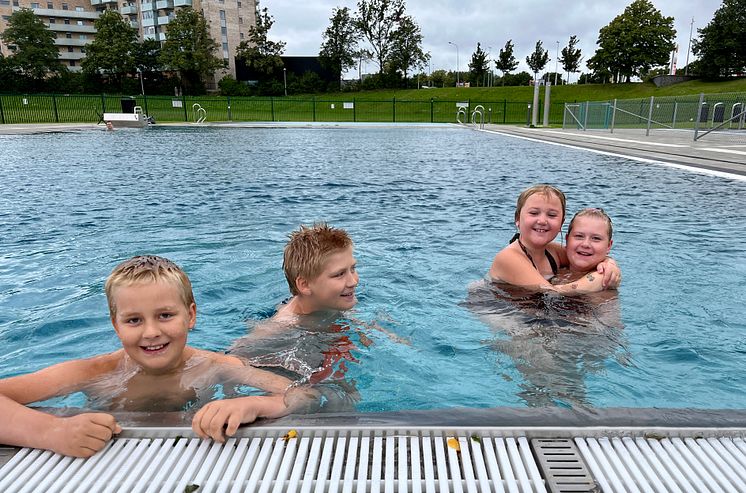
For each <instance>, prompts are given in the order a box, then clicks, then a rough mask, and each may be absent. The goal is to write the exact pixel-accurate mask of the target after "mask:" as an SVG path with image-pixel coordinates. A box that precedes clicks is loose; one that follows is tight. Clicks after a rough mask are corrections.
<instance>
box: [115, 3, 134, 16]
mask: <svg viewBox="0 0 746 493" xmlns="http://www.w3.org/2000/svg"><path fill="white" fill-rule="evenodd" d="M119 13H120V14H122V15H131V14H136V13H137V5H125V6H124V7H122V8H121V9H119Z"/></svg>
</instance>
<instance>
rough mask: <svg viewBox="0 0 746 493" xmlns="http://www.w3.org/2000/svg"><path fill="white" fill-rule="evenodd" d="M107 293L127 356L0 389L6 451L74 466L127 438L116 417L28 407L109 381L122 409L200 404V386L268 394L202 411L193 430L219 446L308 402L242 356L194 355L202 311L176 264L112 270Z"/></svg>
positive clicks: (136, 263)
mask: <svg viewBox="0 0 746 493" xmlns="http://www.w3.org/2000/svg"><path fill="white" fill-rule="evenodd" d="M105 291H106V297H107V300H108V304H109V313H110V317H111V323H112V325H113V326H114V330H115V331H116V334H117V336H118V337H119V340H120V341H121V343H122V349H119V350H117V351H114V352H113V353H109V354H103V355H100V356H95V357H92V358H88V359H80V360H73V361H66V362H63V363H59V364H57V365H54V366H51V367H49V368H45V369H42V370H39V371H37V372H34V373H31V374H27V375H20V376H16V377H11V378H7V379H4V380H0V416H2V417H3V419H2V421H0V443H4V444H8V445H16V446H23V447H33V448H41V449H48V450H52V451H54V452H58V453H60V454H63V455H71V456H76V457H90V456H91V455H93V454H95V453H96V452H97V451H99V450H101V449H102V448H103V447H104V446H105V444H106V442H107V441H108V440H109V439H111V437H112V436H113V435H115V434H117V433H119V432H120V431H121V427H120V426H119V425H118V424H117V421H116V419H115V418H114V417H113V416H112V415H110V414H105V413H83V414H79V415H77V416H72V417H59V416H53V415H51V414H47V413H44V412H41V411H38V410H34V409H31V408H29V407H26V404H29V403H33V402H39V401H43V400H46V399H49V398H52V397H55V396H59V395H66V394H71V393H74V392H78V391H83V392H86V391H87V390H88V391H90V390H91V389H92V388H93V387H95V385H96V384H99V385H100V384H101V382H103V381H107V382H109V385H110V386H114V385H115V386H116V388H117V390H118V392H117V394H116V395H114V396H113V399H112V405H114V404H116V406H112V407H117V408H119V409H125V410H136V409H137V408H138V407H140V408H141V406H143V405H147V404H146V403H158V404H162V403H163V402H164V401H166V402H168V401H169V400H173V401H180V405H182V406H183V405H184V403H185V401H188V400H189V399H188V398H185V397H187V396H188V397H191V398H194V396H195V395H196V391H197V390H198V389H199V387H205V386H207V385H210V384H214V383H226V382H230V383H235V384H242V385H249V386H252V387H256V388H258V389H261V390H264V391H266V392H270V393H271V394H270V395H264V396H247V397H238V398H234V399H225V400H220V401H213V402H210V403H208V404H207V405H205V406H204V407H202V408H201V409H200V410H199V411H198V412H197V413H196V415H195V416H194V419H193V421H192V428H193V430H194V432H195V433H196V434H197V435H199V436H200V437H202V438H213V439H214V440H217V441H224V440H225V436H226V435H227V436H231V435H233V434H234V433H235V432H236V430H237V429H238V427H239V425H240V424H242V423H251V422H253V421H254V420H256V419H257V418H260V417H267V418H272V417H280V416H284V415H286V414H289V413H290V412H292V411H293V410H297V409H299V408H300V407H301V406H302V405H303V403H304V402H305V399H306V398H307V397H308V395H310V394H308V393H306V391H305V390H303V389H302V388H299V387H293V388H291V382H290V380H288V379H286V378H284V377H281V376H278V375H274V374H272V373H269V372H266V371H263V370H260V369H258V368H254V367H252V366H248V365H245V364H244V363H243V361H242V360H240V359H239V358H237V357H235V356H230V355H225V354H221V353H215V352H211V351H204V350H200V349H196V348H193V347H190V346H188V345H187V344H186V342H187V335H188V333H189V331H190V330H191V329H192V328H194V325H195V323H196V317H197V307H196V304H195V302H194V295H193V293H192V286H191V283H190V282H189V278H188V277H187V275H186V273H185V272H184V271H183V270H181V269H180V268H179V267H178V266H177V265H176V264H174V263H173V262H171V261H170V260H168V259H165V258H162V257H156V256H138V257H133V258H131V259H129V260H127V261H125V262H123V263H121V264H119V265H118V266H117V267H116V268H115V269H114V271H113V272H112V273H111V275H110V276H109V278H108V279H107V280H106V285H105ZM141 409H142V408H141Z"/></svg>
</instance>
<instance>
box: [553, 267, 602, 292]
mask: <svg viewBox="0 0 746 493" xmlns="http://www.w3.org/2000/svg"><path fill="white" fill-rule="evenodd" d="M603 279H604V278H603V276H601V274H599V273H597V272H595V271H593V272H588V273H587V274H584V275H583V277H581V278H580V279H578V280H576V281H572V282H568V283H567V284H557V285H555V286H554V287H553V291H556V292H557V293H560V294H562V295H565V296H577V295H582V294H589V293H598V292H601V291H603V290H604V289H607V288H605V287H604V284H603Z"/></svg>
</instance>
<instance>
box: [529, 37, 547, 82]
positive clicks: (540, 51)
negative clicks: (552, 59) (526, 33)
mask: <svg viewBox="0 0 746 493" xmlns="http://www.w3.org/2000/svg"><path fill="white" fill-rule="evenodd" d="M526 63H527V64H528V67H529V68H530V69H531V70H533V72H534V81H536V74H538V73H539V72H541V71H542V70H544V67H546V66H547V63H549V52H548V51H547V50H545V49H544V47H543V46H542V43H541V40H539V41H537V42H536V47H535V48H534V52H533V53H531V54H530V55H529V56H527V57H526Z"/></svg>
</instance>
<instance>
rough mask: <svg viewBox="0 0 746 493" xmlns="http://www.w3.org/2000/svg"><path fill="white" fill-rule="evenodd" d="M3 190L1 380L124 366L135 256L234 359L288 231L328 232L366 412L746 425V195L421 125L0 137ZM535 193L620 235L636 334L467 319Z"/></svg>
mask: <svg viewBox="0 0 746 493" xmlns="http://www.w3.org/2000/svg"><path fill="white" fill-rule="evenodd" d="M0 173H1V174H2V194H1V195H0V348H2V349H1V350H0V377H7V376H11V375H16V374H19V373H24V372H30V371H33V370H36V369H39V368H42V367H44V366H47V365H50V364H52V363H56V362H60V361H64V360H67V359H70V358H79V357H86V356H91V355H94V354H98V353H101V352H104V351H110V350H114V349H116V348H117V347H118V340H117V338H116V336H115V335H114V331H113V329H112V328H111V327H110V324H109V321H108V313H107V307H106V301H105V297H104V294H103V283H104V279H105V277H106V276H107V275H108V273H109V272H110V270H111V269H112V268H113V266H114V265H116V263H118V262H119V261H121V260H122V259H125V258H127V257H129V256H132V255H135V254H144V253H153V254H158V255H164V256H167V257H169V258H171V259H172V260H174V261H175V262H177V263H178V264H180V265H181V266H183V267H184V268H185V270H186V271H187V272H188V274H189V275H190V277H191V279H192V282H193V285H194V289H195V295H196V299H197V303H198V324H197V328H196V330H195V331H194V332H193V333H192V334H191V336H190V342H191V343H192V344H193V345H195V346H197V347H204V348H207V349H213V350H226V349H227V348H229V347H230V346H231V344H232V343H233V342H234V341H235V340H237V339H239V338H241V337H242V336H244V335H246V333H247V331H248V330H249V327H252V326H253V325H255V324H256V323H257V322H258V321H261V320H262V319H265V318H266V317H268V316H269V315H271V314H272V313H273V310H274V308H275V306H276V305H277V304H278V303H279V302H280V301H282V300H283V299H284V298H286V297H287V295H288V290H287V286H286V283H285V280H284V276H283V274H282V271H281V264H282V249H283V246H284V243H285V241H286V237H287V234H288V233H289V232H290V231H291V230H292V229H294V228H296V227H297V226H298V224H300V223H306V224H309V223H312V222H314V221H319V220H324V221H328V222H330V223H331V224H333V225H335V226H339V227H343V228H345V229H347V230H348V231H349V232H350V234H351V235H352V237H353V238H354V240H355V242H356V255H357V258H358V261H359V272H360V277H361V285H360V288H359V296H358V297H359V304H358V307H357V309H356V310H355V312H354V313H353V314H351V315H350V317H351V318H352V319H354V320H355V321H356V322H355V323H358V321H359V322H360V327H362V329H360V330H363V331H365V335H366V336H367V337H368V338H370V339H371V340H372V341H373V344H372V345H370V346H369V347H364V346H363V345H360V344H358V345H357V346H358V349H356V350H354V351H353V354H354V356H355V361H350V362H348V365H347V368H348V369H347V373H346V375H345V378H346V379H348V380H349V381H353V380H354V386H355V388H356V390H357V392H359V402H358V403H357V405H356V408H357V409H358V410H360V411H396V410H401V409H437V408H444V407H452V406H467V407H492V406H528V405H559V406H571V405H582V406H587V407H591V408H593V407H612V406H613V407H616V406H629V407H695V408H744V407H746V379H745V378H744V377H743V369H744V368H746V337H744V333H745V331H746V308H745V307H746V262H744V258H745V255H744V254H745V253H746V245H745V243H744V239H743V232H744V230H746V216H744V215H743V214H742V212H743V211H744V210H746V182H742V181H735V180H729V179H725V178H720V177H714V176H709V175H704V174H698V173H692V172H688V171H683V170H679V169H673V168H669V167H664V166H658V165H652V164H645V163H640V162H636V161H632V160H627V159H624V158H620V157H613V156H607V155H599V154H594V153H590V152H586V151H582V150H575V149H571V148H565V147H558V146H552V145H548V144H541V143H534V142H529V141H525V140H519V139H515V138H510V137H504V136H500V135H494V134H488V133H481V132H474V131H471V130H467V129H460V128H426V127H418V128H409V127H385V128H380V127H379V128H312V129H303V128H294V129H280V128H272V129H239V128H195V127H188V128H187V127H182V128H179V127H163V128H149V129H147V130H144V131H137V130H133V131H124V130H121V131H116V132H113V133H105V132H98V131H91V132H80V133H71V134H46V135H34V136H5V137H0ZM540 182H548V183H552V184H554V185H556V186H558V187H560V188H561V189H562V190H563V191H565V192H566V194H567V196H568V213H569V214H570V215H571V214H572V213H573V212H574V211H575V210H577V209H579V208H581V207H585V206H595V207H603V208H604V209H605V210H606V211H607V212H608V213H609V214H610V215H611V217H612V218H613V220H614V224H615V244H614V248H613V250H612V254H613V256H614V257H615V258H616V259H617V260H618V262H619V264H620V265H621V267H622V269H623V272H624V283H623V285H622V286H621V289H620V291H619V296H618V298H617V299H612V300H611V301H608V302H606V304H605V305H604V306H605V307H610V308H611V310H612V311H613V312H614V313H615V316H616V320H617V322H618V323H611V324H606V323H605V322H603V320H602V317H596V316H595V315H594V313H595V312H593V310H594V309H595V308H591V309H590V311H586V312H584V313H591V315H592V316H591V315H588V316H585V315H584V316H583V317H584V320H586V319H588V318H590V319H592V320H591V322H589V323H580V324H578V327H580V328H578V329H577V330H576V329H575V328H574V324H573V317H574V316H575V315H573V314H576V313H577V312H578V310H577V309H576V307H574V306H573V303H575V302H569V301H567V300H561V299H556V298H549V299H547V298H543V299H536V300H533V301H531V303H536V306H537V307H539V308H538V309H540V310H542V315H541V317H538V318H537V317H534V322H536V320H539V321H538V322H536V323H535V324H534V325H535V327H534V328H536V327H537V326H538V327H539V329H537V330H536V332H535V333H531V332H523V333H515V332H510V331H501V330H499V329H497V328H495V327H494V326H493V325H491V324H490V323H489V321H485V318H484V317H483V316H482V315H480V313H478V310H477V311H475V309H474V307H473V306H471V305H470V303H469V296H470V295H469V294H468V292H467V287H468V286H469V285H470V284H472V283H474V282H475V281H478V280H479V279H481V278H482V276H483V275H484V274H485V272H486V271H487V269H488V267H489V264H490V262H491V260H492V258H493V256H494V254H495V253H496V252H497V251H498V249H500V248H501V247H502V246H504V245H505V244H506V243H507V241H508V240H509V238H510V237H511V235H512V233H513V231H514V225H513V224H512V217H513V210H514V205H515V199H516V197H517V195H518V193H519V192H520V191H521V190H522V189H523V188H525V187H527V186H529V185H532V184H535V183H540ZM472 294H473V293H472ZM580 303H587V301H586V302H580ZM497 311H498V312H499V311H500V310H499V309H498V310H497ZM568 313H569V314H570V315H568ZM596 319H599V320H601V322H600V323H596V322H597V321H598V320H596ZM542 320H544V321H546V320H549V321H551V322H552V323H551V324H546V323H544V322H542ZM558 320H560V321H561V322H562V323H556V322H557V321H558ZM586 321H587V320H586ZM375 324H378V325H380V326H381V327H383V328H384V329H386V330H388V331H390V332H392V333H395V334H396V335H398V336H400V337H402V338H405V339H407V340H408V341H409V344H402V343H399V342H395V341H393V340H392V339H391V338H389V337H388V336H386V335H385V334H383V333H382V332H380V331H377V330H375V329H369V327H371V326H373V325H375ZM536 324H538V325H536ZM588 326H590V327H592V330H586V329H584V328H583V327H588ZM542 327H544V328H542ZM547 327H548V328H547ZM552 327H554V328H552ZM532 334H533V335H534V336H535V337H530V336H531V335H532ZM548 360H549V362H547V361H548Z"/></svg>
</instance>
